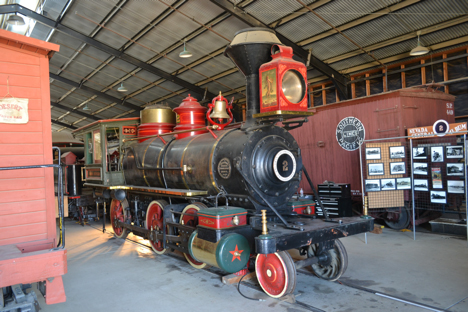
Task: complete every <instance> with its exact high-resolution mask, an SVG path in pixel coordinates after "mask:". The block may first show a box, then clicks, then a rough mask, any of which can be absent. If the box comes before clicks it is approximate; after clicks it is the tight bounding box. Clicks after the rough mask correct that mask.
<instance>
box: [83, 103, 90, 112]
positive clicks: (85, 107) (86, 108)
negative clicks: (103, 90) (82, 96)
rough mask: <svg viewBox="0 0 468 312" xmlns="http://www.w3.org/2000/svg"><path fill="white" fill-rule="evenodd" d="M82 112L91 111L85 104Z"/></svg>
mask: <svg viewBox="0 0 468 312" xmlns="http://www.w3.org/2000/svg"><path fill="white" fill-rule="evenodd" d="M83 110H85V111H88V110H91V108H89V107H88V104H87V103H86V104H85V106H84V107H83Z"/></svg>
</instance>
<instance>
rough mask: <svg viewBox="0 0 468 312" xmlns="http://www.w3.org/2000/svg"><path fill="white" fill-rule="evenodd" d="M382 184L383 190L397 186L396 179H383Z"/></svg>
mask: <svg viewBox="0 0 468 312" xmlns="http://www.w3.org/2000/svg"><path fill="white" fill-rule="evenodd" d="M380 184H381V187H382V191H392V190H395V188H396V185H395V179H381V180H380Z"/></svg>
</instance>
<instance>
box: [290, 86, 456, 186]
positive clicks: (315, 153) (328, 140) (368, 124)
mask: <svg viewBox="0 0 468 312" xmlns="http://www.w3.org/2000/svg"><path fill="white" fill-rule="evenodd" d="M454 100H455V97H454V96H452V95H448V94H445V93H442V92H438V91H434V90H432V89H422V88H407V89H402V90H397V91H393V92H387V93H383V94H379V95H374V96H368V97H364V98H359V99H354V100H348V101H343V102H339V103H336V104H331V105H324V106H319V107H315V109H316V110H317V113H316V114H315V115H314V116H312V117H310V118H309V122H308V123H305V124H304V125H303V126H302V127H300V128H297V129H294V130H292V131H291V133H292V135H293V136H294V137H295V138H296V140H297V142H298V144H299V147H300V148H301V151H302V157H303V163H304V166H305V167H306V169H307V171H308V173H309V175H310V176H311V179H312V182H313V183H314V184H315V186H316V185H317V184H320V183H322V182H323V181H325V180H328V181H333V182H335V183H350V184H351V190H357V191H359V192H360V190H361V171H360V167H359V166H360V164H359V149H358V150H355V151H346V150H344V149H343V148H342V147H341V146H340V145H339V144H338V142H337V139H336V127H337V125H338V123H339V122H340V121H341V120H342V119H343V118H346V117H356V118H358V119H359V120H360V121H361V122H362V123H363V125H364V128H365V139H366V140H369V139H379V138H392V137H399V136H406V129H407V128H414V127H419V126H430V125H432V124H433V123H434V122H435V121H436V120H438V119H445V120H446V121H448V122H449V123H454V122H455V118H454V115H448V114H447V109H446V103H453V102H454ZM318 142H323V143H324V146H323V147H319V146H318ZM301 187H302V188H303V189H304V191H305V192H306V193H310V192H312V190H311V188H310V187H309V185H308V183H307V181H306V179H305V178H303V179H302V182H301Z"/></svg>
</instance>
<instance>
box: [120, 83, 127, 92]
mask: <svg viewBox="0 0 468 312" xmlns="http://www.w3.org/2000/svg"><path fill="white" fill-rule="evenodd" d="M117 91H119V92H127V91H128V89H127V88H125V86H124V85H123V82H122V83H121V84H120V87H119V88H118V89H117Z"/></svg>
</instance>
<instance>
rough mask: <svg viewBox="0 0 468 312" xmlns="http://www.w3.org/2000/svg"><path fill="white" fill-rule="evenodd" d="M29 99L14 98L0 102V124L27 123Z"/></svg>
mask: <svg viewBox="0 0 468 312" xmlns="http://www.w3.org/2000/svg"><path fill="white" fill-rule="evenodd" d="M28 103H29V99H18V98H14V97H10V98H4V99H1V100H0V123H8V124H25V123H28V121H29V114H28Z"/></svg>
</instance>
